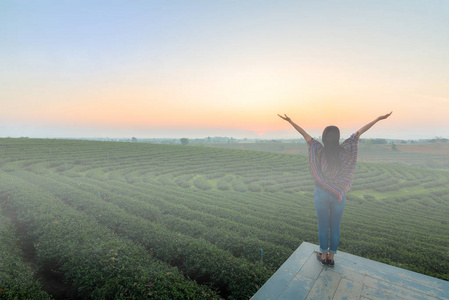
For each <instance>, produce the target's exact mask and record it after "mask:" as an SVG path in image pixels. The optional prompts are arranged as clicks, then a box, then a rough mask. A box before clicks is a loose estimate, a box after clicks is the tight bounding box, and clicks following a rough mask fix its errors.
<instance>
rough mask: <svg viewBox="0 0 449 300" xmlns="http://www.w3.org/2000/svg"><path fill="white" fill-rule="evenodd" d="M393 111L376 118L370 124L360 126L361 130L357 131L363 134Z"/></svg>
mask: <svg viewBox="0 0 449 300" xmlns="http://www.w3.org/2000/svg"><path fill="white" fill-rule="evenodd" d="M392 113H393V112H390V113H389V114H386V115H382V116H379V117H377V118H376V119H375V120H373V121H371V122H369V123H368V124H366V125H365V126H363V127H362V128H360V129H359V130H357V132H358V133H359V136H361V135H362V134H363V133H364V132H366V131H367V130H368V129H370V128H371V127H373V125H374V124H376V123H377V122H379V121H380V120H385V119H386V118H388V117H389V116H390V115H391V114H392Z"/></svg>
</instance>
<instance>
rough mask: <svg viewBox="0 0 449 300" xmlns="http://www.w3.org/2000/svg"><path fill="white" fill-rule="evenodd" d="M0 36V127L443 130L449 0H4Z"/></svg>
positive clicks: (34, 130) (2, 130) (244, 133)
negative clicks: (376, 122) (368, 124)
mask: <svg viewBox="0 0 449 300" xmlns="http://www.w3.org/2000/svg"><path fill="white" fill-rule="evenodd" d="M0 41H1V47H0V104H1V107H2V110H1V111H0V136H32V137H53V136H79V137H81V136H92V135H95V136H109V137H111V136H114V135H120V136H139V137H153V136H161V135H163V136H170V137H171V136H173V137H179V136H191V137H202V136H214V135H215V134H214V133H217V134H216V135H229V136H236V137H254V136H258V135H260V136H264V137H268V138H275V137H279V138H282V137H284V138H288V137H294V136H295V134H296V133H295V132H294V131H292V130H291V129H290V128H288V127H287V126H285V125H288V124H284V123H282V120H280V119H279V118H278V117H277V116H276V114H277V113H288V114H289V115H290V116H291V117H292V118H294V119H295V120H297V121H298V123H301V122H303V123H301V124H302V125H304V127H306V128H310V129H309V130H310V131H311V133H312V134H313V135H315V136H317V135H319V134H320V131H321V128H322V127H324V126H325V125H328V123H332V124H335V125H338V126H341V127H342V129H343V130H342V131H343V132H346V133H347V134H349V133H350V132H351V131H352V130H354V129H357V127H358V126H359V125H363V124H362V123H363V122H365V121H370V118H374V117H376V116H377V115H379V114H383V113H386V112H388V111H389V110H393V111H394V114H393V116H392V119H391V120H389V123H387V124H382V125H381V126H379V128H378V129H377V131H375V132H372V133H371V132H370V133H369V134H372V135H374V136H382V135H384V136H386V137H396V138H415V137H416V138H419V137H424V136H429V137H434V136H445V137H449V133H448V129H449V118H448V112H449V84H447V81H448V78H449V63H448V62H449V1H412V0H407V1H386V0H385V1H276V2H274V1H2V2H0ZM136 132H138V134H136Z"/></svg>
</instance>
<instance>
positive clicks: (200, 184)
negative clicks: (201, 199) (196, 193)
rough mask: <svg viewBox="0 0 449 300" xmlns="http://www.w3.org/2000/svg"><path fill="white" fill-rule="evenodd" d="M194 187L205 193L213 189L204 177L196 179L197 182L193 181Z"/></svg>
mask: <svg viewBox="0 0 449 300" xmlns="http://www.w3.org/2000/svg"><path fill="white" fill-rule="evenodd" d="M193 185H194V186H195V187H197V188H198V189H200V190H203V191H207V190H210V189H211V188H212V185H211V184H210V183H209V182H208V181H207V179H206V178H205V177H203V176H199V177H197V178H195V180H194V181H193Z"/></svg>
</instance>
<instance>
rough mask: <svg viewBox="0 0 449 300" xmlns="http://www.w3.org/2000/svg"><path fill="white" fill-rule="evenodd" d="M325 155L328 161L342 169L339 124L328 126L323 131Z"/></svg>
mask: <svg viewBox="0 0 449 300" xmlns="http://www.w3.org/2000/svg"><path fill="white" fill-rule="evenodd" d="M323 145H324V155H325V157H326V161H327V163H328V164H329V165H330V166H332V167H336V168H338V169H340V167H341V159H340V150H341V147H340V129H338V127H337V126H327V127H326V128H324V131H323Z"/></svg>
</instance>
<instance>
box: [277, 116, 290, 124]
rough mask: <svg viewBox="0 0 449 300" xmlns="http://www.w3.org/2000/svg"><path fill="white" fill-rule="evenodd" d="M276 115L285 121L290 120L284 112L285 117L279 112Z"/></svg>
mask: <svg viewBox="0 0 449 300" xmlns="http://www.w3.org/2000/svg"><path fill="white" fill-rule="evenodd" d="M278 116H279V117H280V118H282V119H284V120H285V121H287V122H290V121H291V119H290V118H289V117H288V116H287V115H286V114H284V116H285V117H283V116H281V115H280V114H278Z"/></svg>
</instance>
